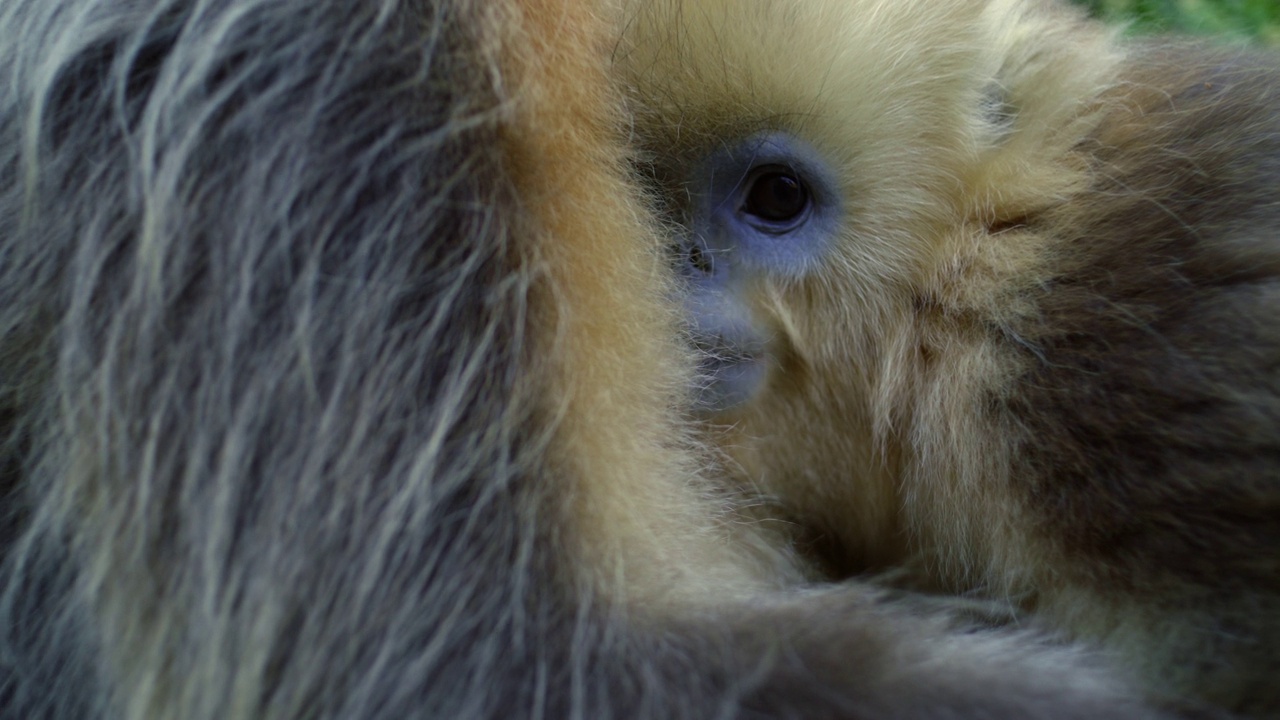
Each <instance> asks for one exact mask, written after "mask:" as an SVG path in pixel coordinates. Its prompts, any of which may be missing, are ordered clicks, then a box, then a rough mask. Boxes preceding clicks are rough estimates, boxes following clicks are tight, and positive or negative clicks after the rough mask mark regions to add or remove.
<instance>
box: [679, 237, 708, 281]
mask: <svg viewBox="0 0 1280 720" xmlns="http://www.w3.org/2000/svg"><path fill="white" fill-rule="evenodd" d="M685 257H686V259H687V260H688V261H689V266H690V267H692V268H693V269H694V270H696V271H698V272H700V273H702V274H703V275H710V274H711V256H710V255H709V254H708V253H705V252H703V250H702V248H700V247H698V246H697V245H696V244H695V245H690V246H689V248H688V250H687V251H686V252H685Z"/></svg>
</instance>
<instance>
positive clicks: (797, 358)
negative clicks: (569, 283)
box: [618, 0, 1122, 587]
mask: <svg viewBox="0 0 1280 720" xmlns="http://www.w3.org/2000/svg"><path fill="white" fill-rule="evenodd" d="M1059 10H1060V8H1058V7H1057V6H1056V5H1054V4H1053V3H1040V2H1027V1H1024V0H846V1H843V2H810V1H807V0H791V1H788V2H754V1H750V2H748V1H745V0H705V1H700V2H687V1H686V2H680V1H678V0H658V1H656V2H654V1H651V0H637V1H636V2H633V3H632V4H631V6H630V7H629V12H628V26H627V30H626V32H625V35H624V40H623V42H622V44H621V48H620V51H619V53H618V56H619V57H620V58H621V60H620V64H621V67H622V70H623V74H624V77H626V79H627V82H628V83H629V84H630V85H631V86H632V91H633V93H634V96H635V99H634V105H635V108H634V111H635V113H636V116H637V123H638V124H639V127H640V132H639V134H640V137H641V138H642V142H643V143H644V144H646V145H647V146H648V147H649V149H650V150H651V152H652V153H653V158H654V162H655V164H656V165H658V166H659V167H662V166H664V165H667V166H675V170H673V171H671V172H674V173H675V174H676V175H677V176H678V175H679V173H680V172H681V170H680V168H681V165H682V164H688V163H690V162H694V161H695V160H693V159H696V158H698V157H702V156H704V155H705V153H706V152H708V151H709V150H710V149H712V148H714V147H716V146H717V145H718V144H722V143H726V142H733V141H734V140H735V139H741V138H743V137H745V136H748V135H750V134H752V133H755V132H759V131H762V130H781V131H784V132H789V133H792V134H794V135H796V136H798V137H800V138H801V139H802V140H804V141H805V142H806V143H808V144H809V145H811V146H812V147H813V148H814V150H816V151H817V153H818V154H819V155H820V156H821V157H822V158H823V159H824V160H825V161H826V162H828V163H829V164H830V167H831V169H832V170H833V171H834V173H835V175H836V176H837V177H838V179H839V182H840V184H841V190H842V194H843V196H844V197H843V200H844V208H843V211H844V217H843V224H842V231H841V238H840V240H839V242H838V243H837V244H836V246H835V247H833V249H832V251H831V252H830V254H829V255H828V256H827V257H826V258H825V259H824V261H823V262H824V265H823V268H822V269H821V270H820V271H819V272H815V273H810V274H808V275H807V276H806V277H805V278H803V279H802V280H783V279H779V278H767V279H765V280H763V281H762V282H764V283H765V284H767V285H768V286H769V287H765V288H761V289H759V290H758V291H757V292H754V293H753V295H754V299H755V302H756V303H757V304H758V307H757V308H756V314H757V316H758V317H759V318H761V321H762V322H763V323H765V324H767V325H768V326H769V329H770V330H771V332H772V333H773V334H774V336H775V342H774V348H775V354H776V359H777V360H778V362H779V363H781V364H783V365H785V367H783V368H780V369H779V370H778V372H777V373H776V374H775V378H774V382H773V383H772V384H771V386H770V388H769V390H767V391H766V394H765V396H764V397H761V398H759V399H758V400H757V401H755V402H754V403H752V404H751V405H749V406H748V407H747V408H746V409H745V410H743V411H742V412H739V413H736V414H733V413H731V414H729V415H726V416H722V417H720V418H719V420H721V421H723V422H724V423H726V424H728V425H730V426H732V429H731V430H729V431H726V433H725V434H724V435H723V436H722V438H721V439H722V441H723V443H724V444H725V446H726V447H728V448H729V452H730V453H731V454H732V455H733V456H734V461H735V462H736V463H737V464H738V465H740V466H741V467H742V468H744V472H745V473H746V474H747V475H749V476H750V478H751V480H752V482H757V481H758V482H760V483H762V484H763V485H764V486H765V487H774V488H785V490H786V492H787V493H788V499H796V498H799V502H800V504H802V505H805V504H807V505H809V506H812V507H814V508H821V510H820V513H827V514H828V515H829V516H830V518H831V521H832V523H833V524H836V525H841V526H843V527H844V528H845V530H846V532H849V533H851V536H850V537H845V538H842V540H843V541H844V542H846V543H847V544H848V545H850V546H853V547H861V548H862V549H863V550H864V551H865V553H866V554H867V555H868V562H871V563H873V564H875V563H879V562H884V563H889V562H899V561H901V560H902V558H901V557H898V554H899V553H902V552H927V553H928V554H930V555H932V556H933V558H932V561H931V562H936V563H941V564H942V565H944V566H947V567H948V569H947V570H946V571H945V572H944V574H946V575H951V576H955V577H964V576H972V572H971V571H972V570H979V568H974V567H972V566H973V565H974V564H975V563H985V562H988V561H989V559H990V558H991V557H992V554H991V546H992V544H993V543H994V544H995V545H996V546H1003V545H1004V543H1003V542H1001V541H1000V539H999V537H998V536H999V535H1000V533H1001V531H1000V528H999V527H998V523H995V524H994V526H993V525H991V524H986V525H984V526H983V527H972V526H970V524H969V523H968V522H966V521H965V520H964V518H971V517H982V514H981V513H977V512H964V511H963V506H964V505H968V504H974V503H981V502H988V501H989V499H988V498H984V497H982V495H983V494H982V493H981V492H975V490H974V488H975V487H976V485H977V484H978V483H979V478H985V480H983V481H982V482H985V483H991V482H992V481H993V478H994V477H997V476H999V475H1001V474H1002V473H1004V472H1005V471H1004V469H1003V468H1004V467H1005V465H1006V464H1005V463H1004V462H1002V458H1003V457H1004V456H1005V453H1007V452H1008V448H1005V447H1003V446H993V443H992V442H991V441H990V438H989V437H988V438H986V439H984V438H983V437H981V436H980V435H978V434H976V433H974V432H973V431H971V430H969V428H970V427H971V425H972V422H971V418H970V417H968V416H967V413H968V412H969V410H968V409H969V408H971V407H972V403H973V402H974V399H973V398H974V394H975V393H979V392H982V391H984V390H985V389H988V388H994V387H998V386H999V385H1000V384H1001V381H1002V380H1003V379H1005V378H1007V377H1008V373H1009V372H1011V371H1012V368H1010V367H1007V366H1006V365H1005V364H1004V363H1006V362H1007V361H1005V360H1003V359H1001V358H1000V357H999V356H997V354H996V353H994V352H993V351H992V349H991V348H989V347H986V346H985V345H984V342H985V341H984V340H983V337H982V335H981V334H980V333H976V332H967V331H966V329H965V324H964V320H963V319H962V316H963V315H965V314H966V313H967V312H969V311H973V310H977V311H980V312H982V313H984V314H986V315H987V316H992V317H996V318H997V319H998V318H999V317H1000V315H1001V313H1010V312H1017V311H1018V310H1019V308H1018V306H1017V303H1016V302H1011V301H1010V298H1009V292H1010V289H1009V285H1008V282H1007V278H1010V277H1019V278H1022V279H1024V280H1025V282H1028V283H1034V282H1036V278H1037V276H1038V272H1039V270H1038V268H1039V267H1040V265H1041V263H1043V262H1044V261H1045V260H1046V258H1045V257H1044V254H1045V252H1047V251H1046V250H1044V248H1043V247H1042V245H1041V244H1040V243H1038V242H1037V241H1036V239H1035V238H1026V237H1025V236H1023V237H1020V238H1019V239H1018V241H1017V242H1002V241H1001V234H1000V232H999V230H998V228H1000V227H1001V225H1002V224H1003V223H1010V224H1016V219H1017V218H1018V217H1021V216H1025V215H1026V214H1027V213H1029V212H1033V211H1035V210H1037V209H1040V208H1041V207H1042V206H1043V204H1044V203H1045V202H1047V201H1051V200H1052V199H1054V198H1056V197H1060V196H1063V195H1065V194H1067V193H1068V192H1070V191H1071V190H1073V189H1075V188H1077V187H1079V186H1080V184H1081V183H1083V182H1084V181H1085V179H1086V178H1087V168H1086V167H1085V166H1084V164H1083V163H1082V162H1080V161H1078V160H1077V159H1076V158H1075V157H1074V156H1073V155H1072V147H1073V145H1074V144H1075V143H1076V142H1077V141H1078V140H1079V139H1080V138H1081V137H1083V136H1084V135H1085V134H1086V133H1087V132H1088V131H1089V129H1090V128H1091V127H1092V124H1093V122H1094V119H1095V117H1096V115H1097V112H1098V107H1097V103H1098V102H1099V101H1098V97H1099V95H1100V94H1101V93H1102V92H1103V91H1104V90H1105V89H1106V88H1107V87H1108V86H1109V85H1110V84H1111V83H1112V82H1113V80H1112V78H1113V77H1114V74H1113V71H1114V69H1115V68H1116V66H1117V65H1118V63H1119V62H1120V61H1121V59H1122V52H1121V50H1119V49H1117V47H1116V46H1115V44H1114V43H1113V42H1112V32H1111V31H1108V30H1104V29H1102V28H1100V27H1096V26H1093V25H1089V24H1087V22H1086V21H1084V20H1083V19H1082V18H1081V17H1080V16H1079V15H1078V14H1075V13H1073V12H1071V11H1069V10H1068V11H1065V12H1060V11H1059ZM659 172H660V173H661V172H662V171H661V170H659ZM993 228H997V230H996V231H995V232H993V230H992V229H993ZM1024 235H1025V234H1024ZM1007 239H1011V236H1010V237H1009V238H1007ZM922 299H923V300H922ZM922 301H924V302H929V303H937V304H938V305H939V310H940V311H941V312H943V313H944V314H947V315H949V316H950V319H949V320H947V321H946V323H944V324H943V325H941V326H939V325H930V324H929V323H928V322H927V321H925V320H921V319H920V318H921V317H922V316H924V315H928V313H921V312H920V308H919V303H921V302H922ZM931 344H932V345H936V346H937V347H938V348H940V349H941V350H942V351H943V352H941V353H940V354H939V356H938V357H937V358H936V361H935V362H933V364H932V367H931V368H930V369H928V370H926V369H925V368H924V367H923V365H922V361H921V358H920V353H921V352H922V350H921V348H922V347H923V346H924V345H931ZM946 374H953V375H954V376H956V377H963V378H964V381H962V382H956V383H950V382H941V381H939V377H940V375H946ZM815 413H816V414H817V415H818V416H820V417H821V418H822V420H820V421H818V422H817V423H815V421H814V415H815ZM816 425H823V426H826V429H824V430H819V429H816ZM778 427H787V428H814V431H813V432H812V433H808V432H799V433H797V432H789V433H787V438H786V442H785V443H781V444H777V445H775V444H770V443H769V440H768V438H767V437H766V436H768V435H769V434H771V433H775V431H776V428H778ZM797 435H799V436H800V437H797ZM832 473H838V474H839V475H838V477H833V476H832ZM993 474H994V475H993ZM904 506H906V507H909V508H910V510H908V511H907V512H906V513H905V514H906V517H903V516H902V510H901V508H902V507H904ZM975 509H976V508H975ZM984 523H985V521H984ZM903 524H908V525H910V526H912V527H914V528H915V529H916V533H915V535H917V536H918V537H922V538H924V539H923V540H922V541H921V542H923V543H925V544H927V545H930V546H934V545H936V547H927V548H912V549H910V550H905V549H903V548H895V547H886V546H885V545H886V540H885V538H891V537H895V536H896V535H897V534H898V532H897V531H898V530H899V529H900V526H901V525H903ZM938 548H947V549H946V550H945V551H944V550H939V549H938ZM965 548H968V549H969V550H971V551H973V552H970V551H966V550H965ZM979 557H985V558H988V560H981V561H980V560H978V559H977V558H979ZM981 574H983V575H986V576H988V577H990V574H989V573H986V572H983V573H981ZM1017 584H1018V583H1017V579H1016V578H1010V587H1013V586H1016V585H1017Z"/></svg>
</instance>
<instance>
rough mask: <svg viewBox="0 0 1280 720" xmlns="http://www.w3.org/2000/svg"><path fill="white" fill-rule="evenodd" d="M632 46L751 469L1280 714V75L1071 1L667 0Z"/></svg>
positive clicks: (745, 470) (950, 585) (821, 540)
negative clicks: (1111, 25) (1128, 36)
mask: <svg viewBox="0 0 1280 720" xmlns="http://www.w3.org/2000/svg"><path fill="white" fill-rule="evenodd" d="M627 20H628V31H627V35H626V38H625V41H624V44H623V46H622V49H621V51H620V53H619V57H620V58H621V60H620V64H621V72H622V74H623V77H624V78H625V79H626V82H627V83H628V84H629V86H630V87H631V89H632V92H633V100H634V104H635V113H636V123H637V133H638V135H639V137H640V142H641V145H642V147H643V148H644V151H645V155H644V164H645V168H646V170H647V171H651V172H650V176H651V178H652V182H653V185H654V187H655V189H656V195H657V197H658V198H659V202H660V204H661V205H662V207H663V209H664V211H665V212H666V213H667V214H668V216H669V217H670V218H671V219H672V220H673V221H674V223H675V225H676V226H677V227H679V228H680V231H679V241H678V243H677V245H678V251H679V252H678V256H679V265H680V272H681V274H682V275H683V276H684V279H685V285H684V287H685V288H686V290H685V292H686V297H685V302H686V304H687V307H688V310H689V316H690V325H691V334H692V336H693V339H694V342H695V343H696V344H697V346H698V347H699V348H700V349H702V350H703V351H705V352H704V361H703V371H704V372H703V377H702V383H701V384H700V386H699V388H698V389H697V402H698V405H699V407H700V409H701V411H703V412H704V413H705V415H706V417H707V420H708V423H707V424H708V427H709V430H708V434H709V436H711V437H713V438H714V439H715V440H716V441H717V442H718V444H719V446H720V448H721V449H722V450H723V453H724V456H725V458H726V462H725V467H726V468H728V469H727V470H726V472H727V473H728V474H729V475H731V476H733V478H734V479H735V480H736V481H737V482H738V483H740V484H741V486H742V487H743V488H745V489H747V490H748V491H750V492H759V493H761V494H762V495H763V496H764V497H766V498H770V499H772V501H774V502H776V503H777V504H778V505H779V507H780V510H779V513H781V514H782V515H783V516H785V517H787V518H788V519H790V520H792V521H794V523H795V525H796V527H797V528H798V531H797V532H798V533H800V534H803V535H804V536H805V537H807V538H809V541H808V542H805V543H800V546H801V547H802V548H805V549H807V551H808V552H809V553H810V554H811V555H812V556H813V558H814V562H815V567H816V568H821V571H822V572H824V573H826V574H827V575H831V576H843V575H848V574H853V573H856V572H868V571H880V570H886V569H893V568H898V569H901V568H906V569H907V570H908V571H909V573H911V574H914V575H915V577H914V578H913V582H916V583H920V584H922V585H925V586H927V587H930V588H932V589H935V590H938V591H940V592H946V593H957V594H961V593H963V594H973V595H984V596H987V597H993V598H998V599H1008V600H1012V601H1013V602H1015V603H1016V604H1017V605H1018V606H1020V607H1022V608H1025V609H1026V610H1028V611H1032V612H1033V613H1034V615H1035V616H1036V617H1038V618H1040V619H1042V620H1043V621H1044V622H1047V623H1049V624H1050V625H1052V626H1054V627H1056V628H1059V629H1060V630H1061V631H1062V632H1063V633H1064V634H1065V635H1067V636H1069V637H1072V638H1079V639H1083V640H1086V641H1089V642H1094V643H1098V644H1100V645H1102V646H1103V647H1104V648H1106V649H1107V650H1108V651H1109V652H1111V653H1113V654H1114V655H1116V656H1117V657H1119V658H1121V659H1122V660H1123V661H1124V662H1125V663H1126V664H1127V665H1129V666H1130V667H1131V668H1133V669H1134V670H1135V671H1136V672H1137V673H1138V674H1139V675H1140V676H1141V677H1143V678H1145V682H1146V683H1147V685H1148V687H1149V689H1150V692H1151V693H1152V694H1153V695H1154V696H1159V697H1191V698H1197V699H1199V700H1204V701H1208V702H1211V703H1215V704H1217V705H1219V706H1222V707H1225V708H1229V709H1231V710H1234V711H1238V712H1243V713H1247V714H1253V715H1258V716H1271V715H1275V714H1277V713H1280V684H1278V683H1276V678H1278V677H1280V323H1277V319H1278V318H1280V193H1278V192H1277V187H1278V185H1277V183H1280V61H1278V60H1277V58H1275V57H1273V56H1270V55H1266V54H1263V53H1260V52H1253V51H1245V50H1241V49H1227V48H1214V47H1209V46H1205V45H1199V44H1194V43H1189V42H1184V41H1173V42H1170V41H1166V40H1154V41H1148V40H1144V41H1125V42H1119V41H1117V39H1116V38H1115V34H1114V31H1112V30H1109V29H1107V28H1104V27H1102V26H1100V25H1098V24H1095V23H1093V22H1091V21H1089V20H1087V19H1086V18H1084V17H1083V16H1082V14H1081V13H1080V12H1078V11H1077V10H1075V9H1073V8H1070V7H1068V6H1066V5H1065V4H1060V3H1053V2H1044V1H1041V0H828V1H826V2H809V1H803V2H802V1H800V0H791V1H780V2H770V3H757V2H748V1H747V0H683V1H682V2H678V1H676V0H657V1H656V2H647V1H646V2H642V3H635V4H633V6H632V7H631V8H630V9H629V17H628V18H627Z"/></svg>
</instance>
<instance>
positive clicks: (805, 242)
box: [682, 132, 842, 412]
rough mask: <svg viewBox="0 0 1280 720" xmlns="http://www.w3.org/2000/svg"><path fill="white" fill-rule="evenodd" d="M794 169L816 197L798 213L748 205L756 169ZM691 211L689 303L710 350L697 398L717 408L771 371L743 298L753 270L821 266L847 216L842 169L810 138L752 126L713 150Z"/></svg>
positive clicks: (698, 334)
mask: <svg viewBox="0 0 1280 720" xmlns="http://www.w3.org/2000/svg"><path fill="white" fill-rule="evenodd" d="M767 166H778V167H781V168H786V169H788V170H790V171H791V172H792V173H794V174H795V176H796V177H798V178H799V179H800V181H801V182H802V183H803V184H804V186H805V188H806V189H807V191H808V195H809V200H810V202H809V204H808V206H807V207H806V208H805V210H804V211H803V212H802V213H801V214H800V215H798V216H796V218H793V219H791V220H788V221H785V222H770V221H767V220H764V219H762V218H759V217H756V216H754V215H751V214H750V213H747V212H744V210H743V204H744V202H745V200H746V196H747V193H748V192H749V191H750V187H749V183H748V181H749V180H750V179H751V178H752V173H753V171H756V170H757V169H759V168H763V167H767ZM689 188H690V197H691V199H692V212H691V214H690V228H689V231H690V232H689V236H688V237H687V238H686V240H685V248H684V253H683V254H682V255H683V258H684V263H683V275H684V277H685V279H686V281H687V285H686V289H687V293H688V294H687V297H686V302H685V306H686V308H687V310H688V313H689V317H690V320H691V324H692V329H693V334H694V339H695V341H696V342H697V344H698V346H699V348H700V349H701V350H703V352H704V355H703V360H702V363H701V365H700V369H701V377H700V380H699V386H698V393H697V403H698V406H699V407H700V408H701V409H703V410H707V411H711V412H717V411H720V410H727V409H729V408H732V407H734V406H736V405H739V404H741V403H743V402H746V401H747V400H750V399H751V397H752V396H753V395H754V394H755V393H756V391H758V390H759V388H760V386H761V385H762V384H763V383H764V380H765V378H766V376H767V372H766V371H767V365H768V358H767V356H766V353H765V349H766V346H767V343H768V338H767V337H764V336H763V335H762V334H761V332H760V330H759V328H758V327H757V326H756V325H755V324H754V323H753V322H752V318H751V315H750V308H748V307H747V306H746V304H745V303H744V301H743V299H742V298H743V293H744V292H745V291H744V285H745V283H746V282H747V281H748V279H749V278H753V277H772V278H778V279H799V278H801V277H804V276H805V275H806V274H807V273H808V272H810V271H812V270H813V269H815V268H817V267H819V265H820V263H821V261H822V259H823V257H824V256H825V254H826V253H827V251H828V249H829V248H830V246H831V245H832V243H833V242H834V241H835V237H836V233H837V231H838V228H839V225H840V221H841V214H842V208H841V202H840V194H839V193H838V192H837V188H838V185H837V183H836V180H835V175H834V173H832V172H831V169H830V168H829V167H828V165H827V163H826V162H824V161H823V160H822V159H821V156H819V155H818V153H817V152H816V151H815V150H814V149H813V148H811V147H810V146H809V145H807V144H805V143H803V142H801V141H800V140H798V139H796V138H794V137H792V136H791V135H789V134H787V133H782V132H768V133H761V134H757V135H752V136H750V137H748V138H745V139H743V140H741V141H739V142H737V143H734V144H732V145H729V146H726V147H721V148H719V149H717V150H716V151H714V152H712V153H711V154H709V155H708V157H707V158H706V160H705V161H703V162H702V163H701V164H700V165H699V166H697V167H696V168H695V169H694V172H693V173H692V175H691V177H690V182H689Z"/></svg>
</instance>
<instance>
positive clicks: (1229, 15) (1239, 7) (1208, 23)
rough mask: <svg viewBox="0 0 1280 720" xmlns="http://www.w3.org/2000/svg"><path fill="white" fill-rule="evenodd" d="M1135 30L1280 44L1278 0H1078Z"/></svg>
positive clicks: (1103, 16) (1279, 0)
mask: <svg viewBox="0 0 1280 720" xmlns="http://www.w3.org/2000/svg"><path fill="white" fill-rule="evenodd" d="M1077 2H1079V3H1080V4H1081V5H1084V6H1085V7H1088V8H1089V9H1090V10H1092V11H1093V13H1094V14H1095V15H1098V16H1099V17H1102V18H1105V19H1107V20H1112V21H1123V22H1130V23H1132V29H1133V31H1134V32H1167V31H1173V32H1181V33H1192V34H1200V35H1203V34H1217V35H1225V36H1228V37H1233V38H1238V39H1242V40H1250V41H1255V42H1263V43H1268V44H1272V45H1280V0H1077Z"/></svg>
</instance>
